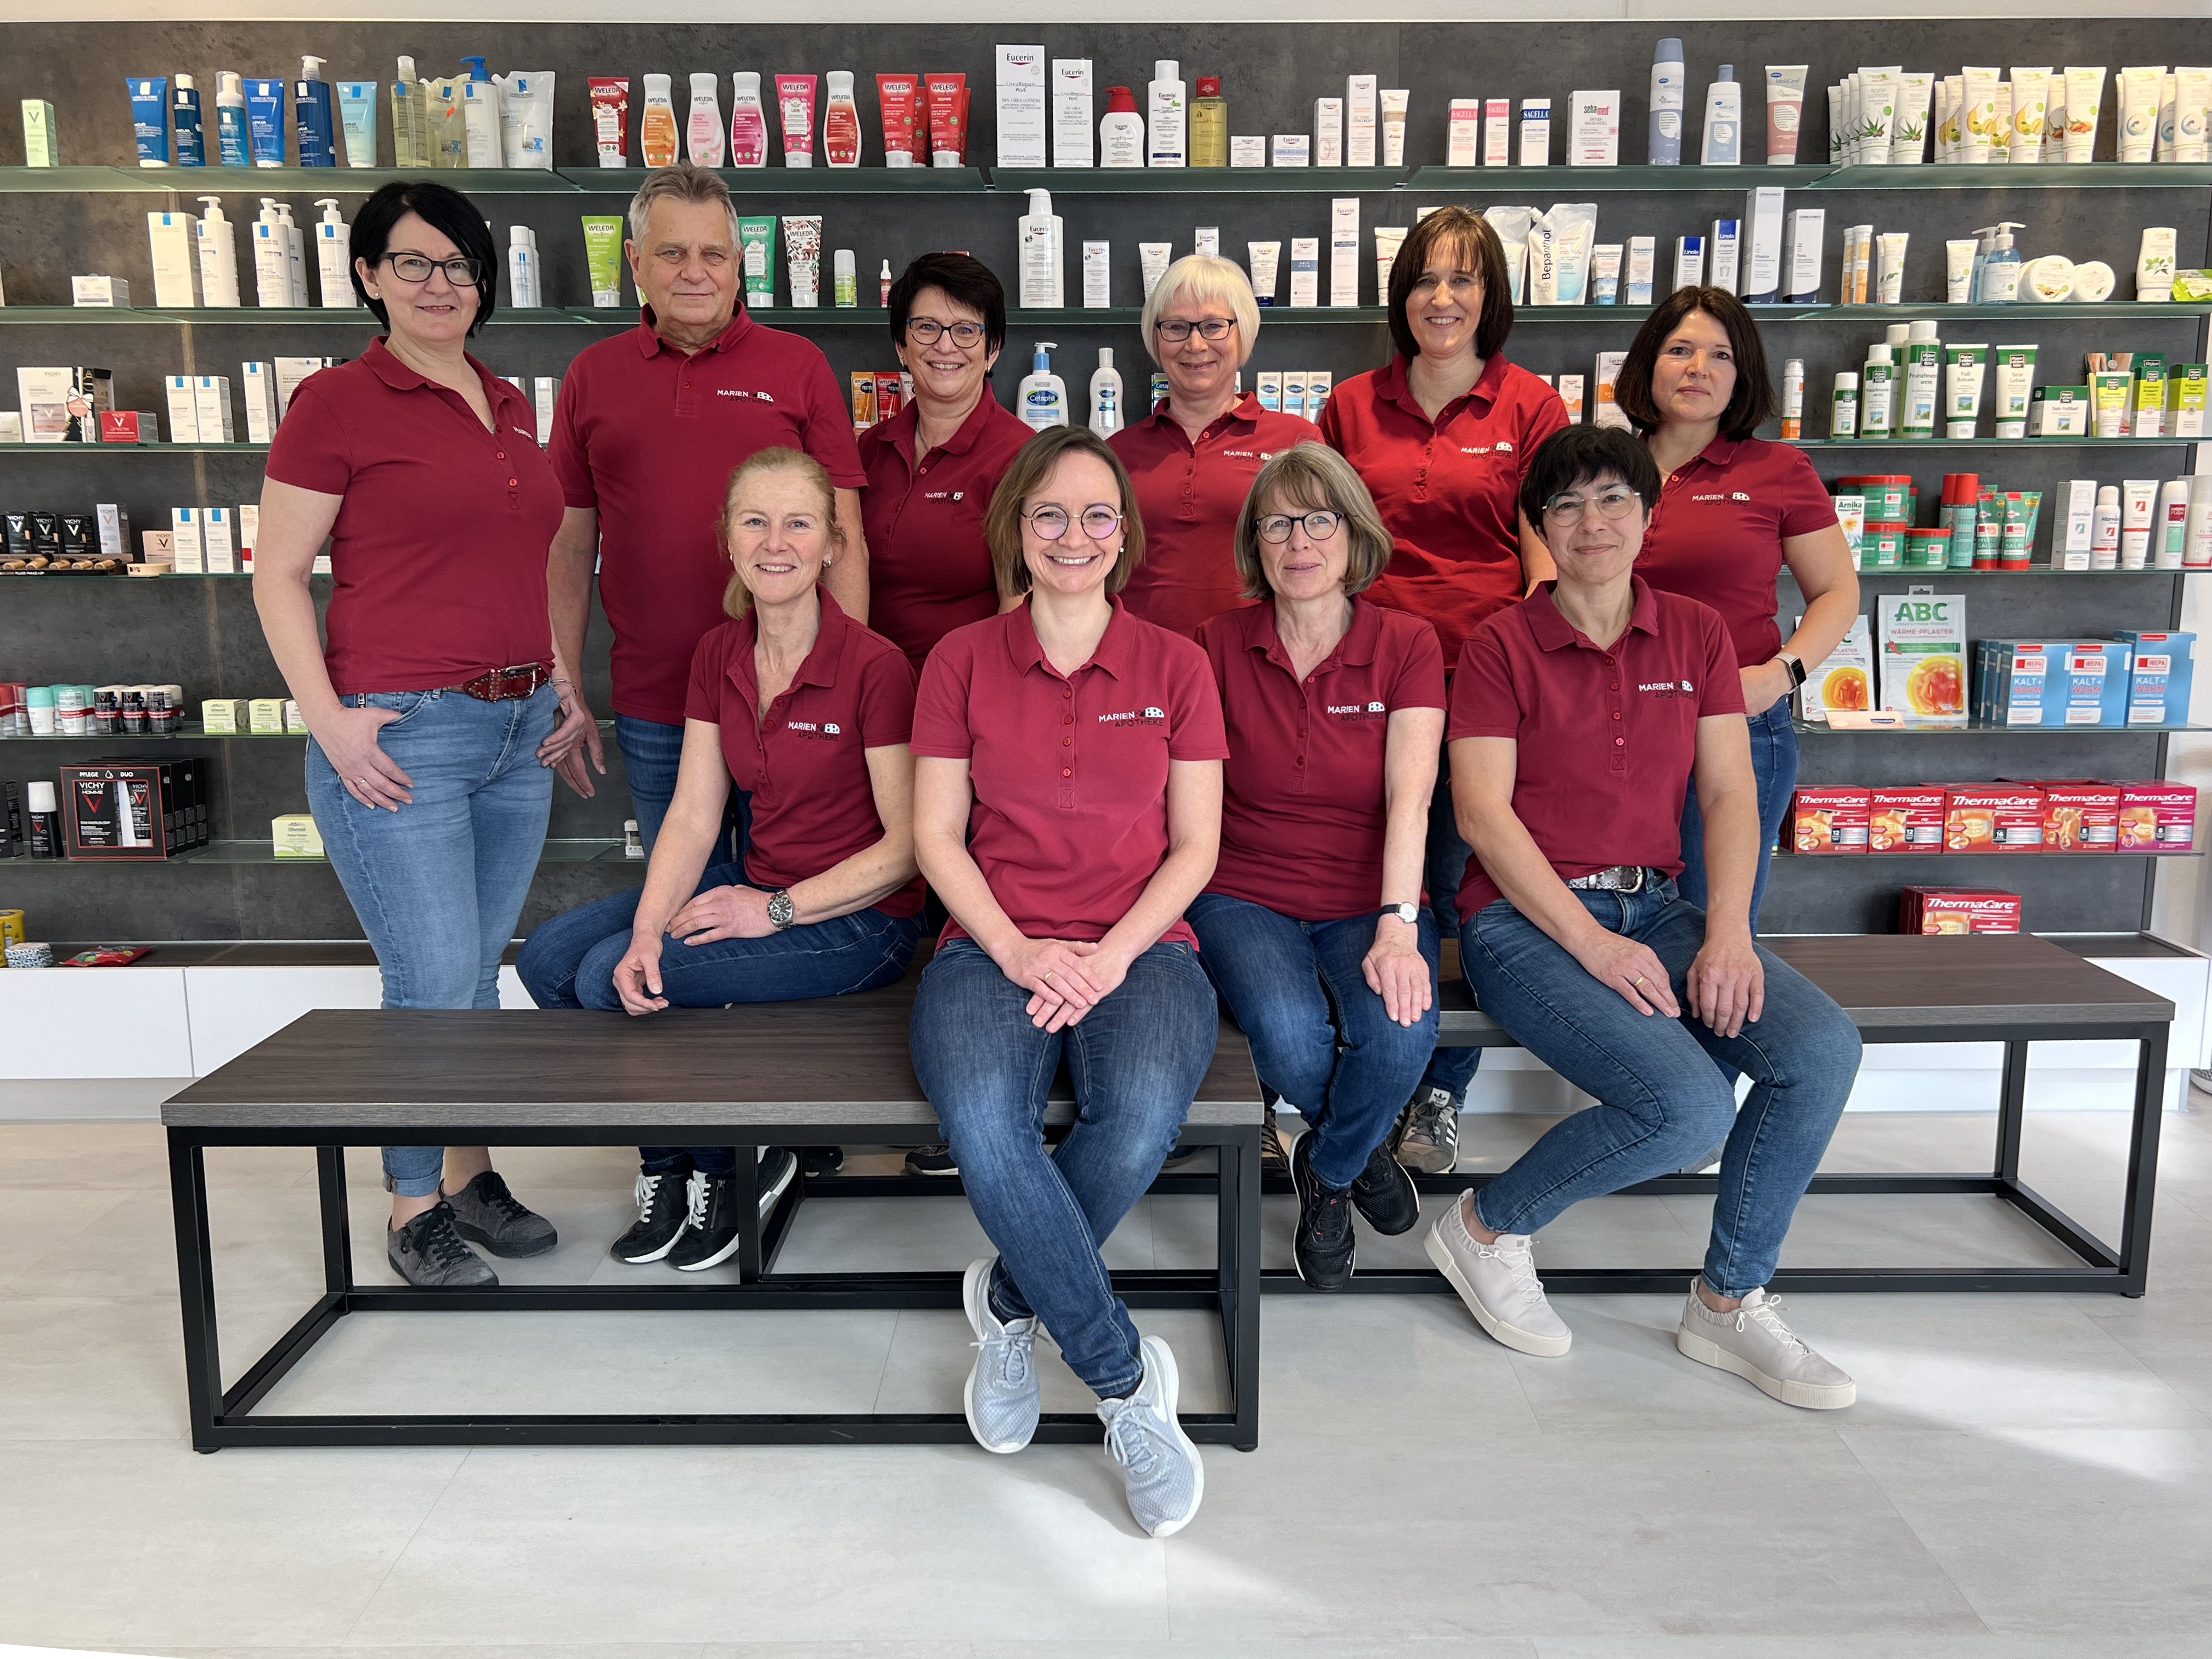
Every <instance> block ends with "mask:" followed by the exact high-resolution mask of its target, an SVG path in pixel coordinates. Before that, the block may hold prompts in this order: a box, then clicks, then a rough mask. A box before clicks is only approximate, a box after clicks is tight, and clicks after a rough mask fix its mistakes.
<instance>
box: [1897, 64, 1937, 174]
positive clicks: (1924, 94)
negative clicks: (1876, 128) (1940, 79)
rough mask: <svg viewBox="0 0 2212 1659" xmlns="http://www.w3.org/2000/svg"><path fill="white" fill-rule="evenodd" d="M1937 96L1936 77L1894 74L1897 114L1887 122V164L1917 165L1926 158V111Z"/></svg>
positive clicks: (1922, 73) (1921, 73)
mask: <svg viewBox="0 0 2212 1659" xmlns="http://www.w3.org/2000/svg"><path fill="white" fill-rule="evenodd" d="M1935 96H1936V77H1935V76H1933V75H1932V74H1929V73H1927V72H1926V71H1924V70H1906V71H1905V73H1904V74H1902V75H1900V76H1898V77H1897V114H1896V116H1895V118H1893V120H1892V122H1891V123H1890V131H1889V164H1890V166H1892V167H1917V166H1919V165H1920V164H1921V163H1922V162H1923V161H1926V160H1927V159H1928V112H1929V103H1930V101H1931V100H1933V99H1934V98H1935Z"/></svg>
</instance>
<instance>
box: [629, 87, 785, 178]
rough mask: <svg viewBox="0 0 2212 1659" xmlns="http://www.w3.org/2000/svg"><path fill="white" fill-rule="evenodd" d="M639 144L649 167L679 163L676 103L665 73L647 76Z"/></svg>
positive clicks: (638, 136) (638, 133) (639, 149)
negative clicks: (677, 157)
mask: <svg viewBox="0 0 2212 1659" xmlns="http://www.w3.org/2000/svg"><path fill="white" fill-rule="evenodd" d="M754 79H755V80H756V81H757V80H758V79H759V77H758V76H755V77H754ZM637 147H638V151H639V155H640V158H641V160H642V161H644V162H645V164H646V166H647V167H674V166H675V165H676V104H675V101H674V100H672V99H671V98H670V97H669V95H668V77H667V76H665V75H648V76H646V77H645V113H644V115H643V117H642V118H641V119H640V120H639V122H638V129H637Z"/></svg>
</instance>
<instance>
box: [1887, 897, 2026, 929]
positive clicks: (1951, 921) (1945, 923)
mask: <svg viewBox="0 0 2212 1659" xmlns="http://www.w3.org/2000/svg"><path fill="white" fill-rule="evenodd" d="M1900 921H1901V924H1902V925H1901V927H1900V931H1902V932H1905V933H2018V932H2020V895H2019V894H2017V893H2008V892H2005V891H2003V890H2002V889H1999V888H1995V887H1908V888H1906V889H1905V904H1904V907H1903V909H1902V912H1901V916H1900Z"/></svg>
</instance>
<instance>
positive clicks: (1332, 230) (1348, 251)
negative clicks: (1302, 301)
mask: <svg viewBox="0 0 2212 1659" xmlns="http://www.w3.org/2000/svg"><path fill="white" fill-rule="evenodd" d="M1328 302H1329V304H1330V305H1332V306H1356V305H1358V303H1359V198H1358V197H1357V196H1339V197H1335V198H1334V199H1333V200H1332V201H1331V202H1330V203H1329V204H1328Z"/></svg>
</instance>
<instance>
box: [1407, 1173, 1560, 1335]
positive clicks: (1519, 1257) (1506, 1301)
mask: <svg viewBox="0 0 2212 1659" xmlns="http://www.w3.org/2000/svg"><path fill="white" fill-rule="evenodd" d="M1535 1242H1536V1241H1535V1239H1534V1238H1533V1237H1531V1236H1530V1235H1528V1234H1527V1233H1500V1234H1498V1242H1497V1243H1495V1244H1485V1243H1481V1242H1480V1241H1479V1240H1478V1239H1477V1238H1476V1237H1474V1234H1472V1233H1470V1232H1469V1231H1468V1230H1467V1222H1466V1219H1465V1218H1464V1217H1463V1216H1462V1213H1461V1206H1459V1205H1457V1204H1454V1205H1450V1206H1447V1207H1446V1209H1445V1211H1444V1212H1443V1214H1442V1215H1440V1216H1438V1217H1437V1225H1435V1226H1433V1227H1431V1228H1430V1229H1429V1236H1428V1238H1427V1240H1426V1241H1425V1248H1426V1249H1427V1250H1428V1253H1429V1260H1430V1261H1433V1262H1435V1263H1436V1264H1437V1268H1438V1269H1439V1270H1440V1271H1441V1272H1442V1273H1443V1276H1444V1277H1445V1278H1446V1279H1449V1280H1451V1284H1452V1288H1453V1289H1454V1290H1455V1291H1458V1292H1459V1295H1460V1300H1461V1301H1462V1302H1464V1303H1466V1304H1467V1307H1468V1312H1469V1313H1471V1314H1473V1315H1474V1320H1475V1323H1477V1324H1478V1325H1480V1326H1481V1327H1482V1328H1483V1329H1484V1330H1486V1331H1488V1332H1489V1333H1490V1334H1492V1336H1494V1337H1496V1338H1497V1339H1498V1340H1499V1341H1500V1342H1503V1343H1504V1345H1505V1346H1507V1347H1509V1348H1517V1349H1518V1350H1520V1352H1522V1353H1533V1354H1536V1355H1538V1356H1540V1357H1541V1358H1546V1359H1556V1358H1558V1357H1559V1355H1561V1354H1563V1353H1565V1352H1566V1351H1567V1349H1568V1346H1570V1345H1571V1343H1572V1342H1573V1341H1574V1340H1575V1338H1574V1333H1573V1332H1572V1331H1570V1330H1569V1329H1568V1328H1566V1325H1565V1322H1564V1321H1562V1320H1561V1319H1560V1317H1559V1315H1557V1314H1555V1313H1553V1311H1552V1304H1550V1303H1549V1302H1548V1301H1547V1300H1546V1299H1545V1297H1544V1285H1543V1281H1542V1280H1541V1279H1538V1278H1537V1277H1536V1262H1535V1258H1534V1255H1533V1254H1532V1253H1531V1250H1530V1247H1531V1246H1532V1245H1534V1243H1535Z"/></svg>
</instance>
